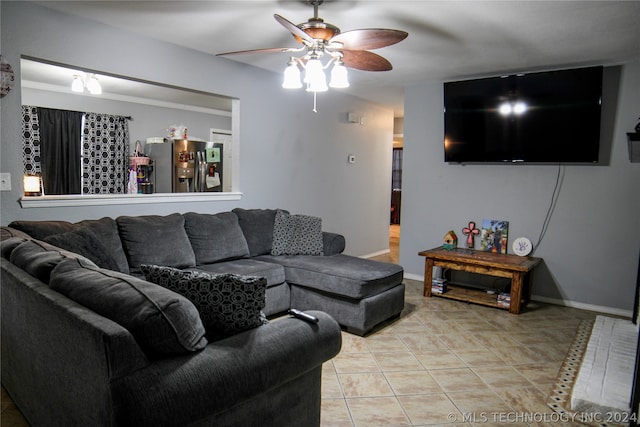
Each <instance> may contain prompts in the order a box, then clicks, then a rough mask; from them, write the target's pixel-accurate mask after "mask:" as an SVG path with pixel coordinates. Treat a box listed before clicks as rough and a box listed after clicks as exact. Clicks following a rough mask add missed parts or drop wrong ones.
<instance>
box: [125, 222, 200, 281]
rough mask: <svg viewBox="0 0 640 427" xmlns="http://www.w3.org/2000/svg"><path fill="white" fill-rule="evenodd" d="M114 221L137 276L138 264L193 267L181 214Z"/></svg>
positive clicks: (131, 267) (133, 271)
mask: <svg viewBox="0 0 640 427" xmlns="http://www.w3.org/2000/svg"><path fill="white" fill-rule="evenodd" d="M116 222H117V223H118V230H119V232H120V238H121V240H122V246H123V248H124V251H125V253H126V256H127V259H128V261H129V270H130V272H131V273H140V265H141V264H157V265H166V266H169V267H176V268H186V267H194V266H195V265H196V256H195V254H194V252H193V249H192V248H191V243H190V242H189V238H188V237H187V233H186V231H185V229H184V217H183V216H182V215H180V214H177V213H176V214H171V215H167V216H158V215H146V216H135V217H134V216H121V217H118V218H116Z"/></svg>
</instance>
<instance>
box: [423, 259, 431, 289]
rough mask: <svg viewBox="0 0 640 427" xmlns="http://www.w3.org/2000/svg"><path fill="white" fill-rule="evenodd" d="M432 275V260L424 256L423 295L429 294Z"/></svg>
mask: <svg viewBox="0 0 640 427" xmlns="http://www.w3.org/2000/svg"><path fill="white" fill-rule="evenodd" d="M432 276H433V260H432V259H429V258H425V260H424V290H423V292H424V293H423V295H424V296H425V297H430V296H431V279H432Z"/></svg>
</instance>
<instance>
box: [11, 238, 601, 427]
mask: <svg viewBox="0 0 640 427" xmlns="http://www.w3.org/2000/svg"><path fill="white" fill-rule="evenodd" d="M393 233H398V234H399V230H395V231H394V230H392V239H393V237H394V236H393ZM396 251H397V245H396V247H393V246H392V253H391V254H389V255H388V256H386V255H384V256H381V257H376V259H380V260H386V261H390V262H397V252H396ZM394 254H395V255H394ZM394 257H395V258H394ZM405 285H406V286H407V290H406V304H405V310H404V311H403V313H402V315H401V317H400V318H399V319H397V320H396V321H394V322H391V323H390V324H388V325H386V326H384V327H382V328H380V329H378V330H377V331H375V332H374V333H372V334H370V335H368V336H367V337H364V338H363V337H358V336H356V335H351V334H349V333H345V332H343V334H342V336H343V345H342V350H341V351H340V354H338V356H336V357H335V358H334V359H332V360H331V361H329V362H327V363H325V365H324V369H323V371H324V372H323V378H322V420H321V422H322V426H323V427H342V426H345V427H375V426H385V427H392V426H393V427H399V426H434V425H444V424H446V425H449V426H451V425H458V426H472V425H478V426H485V427H489V426H492V425H498V424H509V425H515V426H527V425H532V423H528V422H525V421H530V420H531V419H534V421H538V420H542V421H544V420H546V419H545V418H544V415H543V414H545V413H551V410H550V409H549V408H548V407H547V406H546V404H545V401H546V398H547V396H548V394H549V391H550V389H551V386H552V384H553V382H554V380H555V377H556V374H557V373H558V370H559V368H560V366H561V365H562V361H563V360H564V357H565V354H566V352H567V350H568V348H569V346H570V344H571V342H572V339H573V336H574V333H575V331H576V328H577V326H578V324H579V323H580V321H581V320H583V319H593V318H595V316H596V313H594V312H589V311H584V310H578V309H573V308H567V307H560V306H554V305H548V304H541V303H536V302H533V303H530V304H529V306H528V307H527V309H526V310H525V311H524V312H523V313H521V314H520V315H512V314H509V313H508V311H506V310H499V309H495V308H489V307H481V306H477V305H472V304H466V303H463V302H457V301H450V300H446V299H443V298H437V297H433V298H426V299H425V298H423V297H422V282H418V281H415V280H405ZM0 397H1V401H2V405H1V409H2V413H1V418H0V425H2V427H22V426H27V425H28V424H27V423H26V422H25V421H24V419H23V418H22V416H21V414H20V412H19V411H18V410H17V408H16V407H15V405H14V404H13V402H11V399H10V397H9V396H8V395H7V393H6V392H5V390H4V388H3V389H2V395H1V396H0ZM525 418H527V419H525ZM533 425H544V423H533ZM547 425H554V426H555V425H558V424H557V423H547ZM256 427H258V426H256ZM301 427H305V426H301Z"/></svg>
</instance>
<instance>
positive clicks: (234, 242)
mask: <svg viewBox="0 0 640 427" xmlns="http://www.w3.org/2000/svg"><path fill="white" fill-rule="evenodd" d="M184 220H185V223H184V228H185V230H186V232H187V236H188V237H189V241H190V242H191V247H193V252H194V253H195V256H196V264H198V265H200V264H210V263H212V262H217V261H224V260H227V259H236V258H244V257H248V256H249V247H248V246H247V240H246V239H245V238H244V234H242V229H241V228H240V224H238V217H237V216H236V214H234V213H233V212H221V213H218V214H199V213H193V212H189V213H186V214H184Z"/></svg>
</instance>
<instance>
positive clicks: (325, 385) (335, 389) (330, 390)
mask: <svg viewBox="0 0 640 427" xmlns="http://www.w3.org/2000/svg"><path fill="white" fill-rule="evenodd" d="M321 391H322V398H323V399H342V398H344V394H343V393H342V387H340V382H339V381H338V376H337V375H336V373H335V372H323V373H322V388H321Z"/></svg>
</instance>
